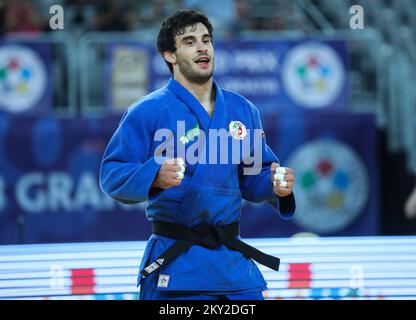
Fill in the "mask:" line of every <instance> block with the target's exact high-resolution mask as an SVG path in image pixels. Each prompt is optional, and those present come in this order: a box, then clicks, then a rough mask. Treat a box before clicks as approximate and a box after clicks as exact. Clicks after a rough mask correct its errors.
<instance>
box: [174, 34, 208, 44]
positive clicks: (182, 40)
mask: <svg viewBox="0 0 416 320" xmlns="http://www.w3.org/2000/svg"><path fill="white" fill-rule="evenodd" d="M202 38H203V39H205V38H210V39H211V36H210V35H209V34H208V33H205V34H203V35H202ZM195 39H196V37H195V36H185V37H183V38H182V39H181V42H185V41H187V40H195Z"/></svg>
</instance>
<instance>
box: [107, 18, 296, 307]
mask: <svg viewBox="0 0 416 320" xmlns="http://www.w3.org/2000/svg"><path fill="white" fill-rule="evenodd" d="M212 32H213V29H212V25H211V23H210V22H209V20H208V19H207V18H206V17H205V16H204V15H202V14H200V13H198V12H196V11H193V10H178V11H177V12H176V13H175V14H174V15H172V16H170V17H168V18H167V19H166V20H165V22H164V23H163V24H162V27H161V29H160V32H159V36H158V39H157V46H158V50H159V52H160V53H161V54H162V56H163V58H164V59H165V61H166V63H167V65H168V67H169V69H170V71H171V73H172V78H171V79H170V80H169V82H168V84H167V86H166V87H164V88H162V89H160V90H157V91H155V92H152V93H150V94H149V95H147V96H145V97H143V98H142V99H140V100H139V101H137V102H136V103H135V104H133V105H132V106H131V107H130V108H129V109H128V110H127V112H126V113H125V114H124V116H123V118H122V120H121V122H120V124H119V127H118V128H117V130H116V132H115V133H114V135H113V137H112V138H111V140H110V142H109V144H108V146H107V149H106V151H105V154H104V157H103V161H102V165H101V171H100V184H101V188H102V189H103V190H104V191H105V192H106V193H108V194H109V195H110V196H112V197H113V198H115V199H117V200H119V201H121V202H123V203H127V204H134V203H138V202H143V201H148V207H147V209H146V216H147V218H148V219H149V220H150V221H151V222H152V235H151V237H150V239H149V241H148V243H147V246H146V250H145V252H144V256H143V259H142V262H141V266H140V268H139V270H140V273H139V279H138V285H140V286H141V288H140V298H141V299H250V300H256V299H263V296H262V291H263V290H265V289H267V287H266V285H267V284H266V282H265V280H264V278H263V276H262V274H261V273H260V271H259V269H258V267H257V266H256V264H255V263H254V261H253V260H255V261H257V262H258V263H260V264H263V265H265V266H267V267H269V268H272V269H274V270H278V268H279V259H278V258H276V257H273V256H270V255H266V254H264V253H262V252H261V251H259V250H257V249H255V248H253V247H251V246H249V245H247V244H246V243H244V242H243V241H241V237H240V235H239V219H240V215H241V201H242V199H246V200H248V201H253V202H262V201H267V202H268V203H269V204H270V205H272V206H273V207H274V208H275V209H276V211H277V212H278V214H279V215H280V217H281V218H283V219H290V218H291V217H292V216H293V214H294V211H295V199H294V196H293V192H292V191H293V184H294V180H295V178H294V174H293V171H292V170H291V169H290V168H285V167H281V166H280V165H279V160H278V159H277V157H276V156H275V154H274V153H273V151H272V150H271V149H270V148H269V147H268V146H267V144H266V141H265V135H264V132H263V131H262V126H261V122H260V117H259V113H258V110H257V109H256V107H255V106H254V105H253V104H252V103H251V102H250V101H248V100H247V99H245V98H244V97H242V96H240V95H238V94H237V93H234V92H231V91H228V90H224V89H221V88H219V87H218V85H217V83H216V82H215V81H214V80H213V78H212V73H213V68H214V49H213V45H212ZM213 133H215V134H216V135H214V134H213ZM224 133H225V135H224ZM218 140H219V141H218ZM247 146H248V147H247ZM245 147H246V148H245ZM253 154H254V156H253Z"/></svg>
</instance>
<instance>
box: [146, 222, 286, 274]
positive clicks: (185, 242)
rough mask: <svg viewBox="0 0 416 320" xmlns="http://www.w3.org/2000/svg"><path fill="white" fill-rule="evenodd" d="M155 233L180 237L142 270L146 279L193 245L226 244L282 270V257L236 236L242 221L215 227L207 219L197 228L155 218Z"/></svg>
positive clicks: (217, 245) (210, 247) (153, 224)
mask: <svg viewBox="0 0 416 320" xmlns="http://www.w3.org/2000/svg"><path fill="white" fill-rule="evenodd" d="M152 232H153V233H154V234H156V235H160V236H164V237H169V238H173V239H176V240H177V241H176V242H175V243H174V244H173V245H171V246H170V247H169V248H167V249H166V250H165V251H164V252H163V253H162V254H161V255H160V256H159V257H158V258H157V259H156V261H154V262H153V263H151V264H150V265H148V266H147V267H146V268H144V269H143V270H142V271H141V274H142V277H143V278H144V277H147V276H148V275H149V274H151V273H152V272H154V271H155V270H157V269H159V267H161V266H162V265H166V264H168V263H169V262H171V261H173V260H174V259H175V258H176V257H177V256H179V255H180V254H181V253H183V252H185V251H186V250H188V249H189V248H190V247H191V246H193V245H200V246H203V247H206V248H209V249H216V248H218V247H219V246H221V245H222V244H223V245H225V246H226V247H227V248H228V249H232V250H236V251H239V252H241V253H242V254H243V255H245V256H246V257H247V258H251V259H253V260H255V261H257V262H258V263H260V264H262V265H265V266H266V267H268V268H270V269H273V270H276V271H279V264H280V259H279V258H276V257H273V256H271V255H268V254H265V253H263V252H261V251H260V250H257V249H256V248H254V247H252V246H250V245H248V244H247V243H244V242H243V241H241V240H239V239H237V238H236V237H237V236H238V235H239V234H240V224H239V221H236V222H234V223H231V224H227V225H224V226H213V225H211V224H209V223H206V222H203V223H201V224H199V225H197V226H195V227H193V228H186V227H183V226H180V225H177V224H173V223H168V222H162V221H153V222H152Z"/></svg>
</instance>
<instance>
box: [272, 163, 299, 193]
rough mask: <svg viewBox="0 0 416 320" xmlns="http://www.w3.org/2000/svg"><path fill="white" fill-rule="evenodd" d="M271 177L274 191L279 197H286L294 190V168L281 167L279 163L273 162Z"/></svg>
mask: <svg viewBox="0 0 416 320" xmlns="http://www.w3.org/2000/svg"><path fill="white" fill-rule="evenodd" d="M270 179H271V180H272V183H273V191H274V193H275V194H277V195H278V196H279V197H286V196H288V195H289V194H291V193H292V192H293V185H294V183H295V175H294V173H293V170H292V169H290V168H287V167H281V166H279V164H278V163H276V162H273V163H272V165H271V173H270Z"/></svg>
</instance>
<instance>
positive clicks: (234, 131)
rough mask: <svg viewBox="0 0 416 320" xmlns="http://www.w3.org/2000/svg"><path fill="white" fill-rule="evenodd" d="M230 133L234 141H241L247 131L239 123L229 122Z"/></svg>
mask: <svg viewBox="0 0 416 320" xmlns="http://www.w3.org/2000/svg"><path fill="white" fill-rule="evenodd" d="M229 127H230V133H231V135H232V136H233V138H234V139H237V140H243V139H244V137H245V136H246V135H247V129H246V126H245V125H244V124H242V123H241V122H240V121H231V122H230V125H229Z"/></svg>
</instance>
